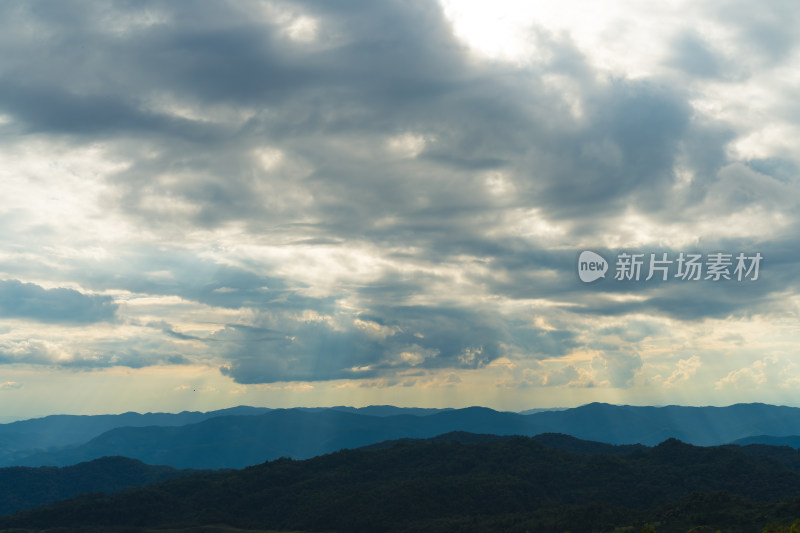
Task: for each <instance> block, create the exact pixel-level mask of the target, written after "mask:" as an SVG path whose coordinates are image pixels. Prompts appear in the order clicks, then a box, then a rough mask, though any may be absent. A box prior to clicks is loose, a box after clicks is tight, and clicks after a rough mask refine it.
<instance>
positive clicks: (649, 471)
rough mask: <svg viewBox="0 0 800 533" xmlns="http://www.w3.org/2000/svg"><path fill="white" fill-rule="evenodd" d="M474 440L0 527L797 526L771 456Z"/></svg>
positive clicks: (324, 460) (275, 469)
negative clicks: (793, 522)
mask: <svg viewBox="0 0 800 533" xmlns="http://www.w3.org/2000/svg"><path fill="white" fill-rule="evenodd" d="M454 438H457V437H454ZM460 440H468V439H466V438H464V437H462V438H460ZM473 440H475V439H473ZM477 440H478V442H459V441H458V440H456V441H448V440H446V439H438V440H437V441H435V442H429V441H422V442H401V443H396V444H394V445H392V446H391V447H388V448H379V449H371V450H345V451H341V452H337V453H334V454H330V455H325V456H321V457H316V458H314V459H309V460H304V461H293V460H289V459H279V460H276V461H271V462H268V463H264V464H262V465H257V466H254V467H250V468H246V469H243V470H238V471H232V472H231V471H228V472H217V473H200V474H196V475H192V476H188V477H183V478H178V479H172V480H169V481H166V482H163V483H158V484H155V485H149V486H147V487H142V488H138V489H128V490H125V491H122V492H119V493H115V494H98V493H95V494H87V495H83V496H81V497H79V498H76V499H73V500H69V501H65V502H58V503H55V504H52V505H49V506H47V507H42V508H39V509H36V510H32V511H28V512H22V513H18V514H16V515H12V516H8V517H0V527H2V528H24V529H29V530H37V529H38V530H44V529H46V528H53V527H65V528H68V529H69V530H70V531H90V530H93V529H97V528H103V529H102V530H105V531H112V530H114V529H120V528H129V529H130V528H132V529H133V530H147V529H151V528H197V527H200V526H211V525H215V526H223V525H224V526H227V527H233V528H239V529H244V530H280V531H347V532H351V531H352V532H362V531H363V532H367V531H369V532H381V531H385V532H409V533H410V532H412V531H413V532H418V531H428V532H439V531H441V532H454V531H459V532H475V533H477V532H481V533H483V532H492V531H497V532H500V531H503V532H505V531H518V532H519V533H523V532H525V531H531V532H533V531H535V532H537V533H540V532H542V533H547V532H552V533H564V532H565V531H571V532H572V533H582V532H612V531H618V532H621V531H630V532H633V533H636V532H638V531H640V530H641V529H642V528H643V527H645V525H646V524H647V525H651V526H652V527H655V528H657V529H656V530H657V532H658V533H686V531H688V530H689V529H691V528H693V527H698V526H701V525H704V526H707V527H710V528H712V529H713V531H716V530H718V529H719V530H721V531H724V532H725V533H745V532H746V533H758V532H760V531H762V530H763V529H764V527H765V524H768V523H770V522H772V521H777V522H776V523H775V527H778V526H779V525H780V526H787V527H789V526H788V525H789V524H791V523H792V521H793V520H794V519H796V518H797V517H800V473H798V472H796V471H794V470H793V468H791V467H790V465H788V464H786V463H787V461H786V460H783V461H781V460H778V459H776V458H774V457H770V456H769V455H770V454H760V455H759V456H754V455H751V454H749V453H747V452H746V451H745V450H743V449H740V448H737V447H712V448H703V447H695V446H690V445H686V444H683V443H681V442H678V441H676V440H669V441H666V442H664V443H662V444H661V445H659V446H656V447H653V448H644V447H628V448H615V449H611V448H607V447H606V446H607V445H599V446H596V445H593V444H591V443H581V442H580V441H578V442H576V441H575V439H569V438H562V439H559V438H550V439H549V440H546V442H548V445H545V444H543V442H538V441H537V440H536V439H534V438H525V437H515V438H509V439H500V440H494V441H488V442H484V441H481V439H477ZM559 448H568V449H570V450H572V451H566V449H559ZM576 450H580V451H576ZM784 459H785V458H784ZM788 462H789V463H791V462H792V461H788ZM791 466H794V465H791ZM770 527H772V526H770ZM777 531H780V530H778V529H776V530H775V532H777ZM770 533H771V532H770Z"/></svg>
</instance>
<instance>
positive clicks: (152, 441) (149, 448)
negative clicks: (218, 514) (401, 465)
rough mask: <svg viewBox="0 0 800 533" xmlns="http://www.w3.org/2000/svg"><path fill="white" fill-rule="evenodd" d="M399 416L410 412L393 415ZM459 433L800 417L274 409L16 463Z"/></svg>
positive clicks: (201, 458)
mask: <svg viewBox="0 0 800 533" xmlns="http://www.w3.org/2000/svg"><path fill="white" fill-rule="evenodd" d="M397 412H399V413H402V414H392V413H397ZM364 413H373V414H364ZM408 413H415V414H408ZM376 415H382V416H376ZM452 431H465V432H470V433H483V434H493V435H525V436H533V435H538V434H542V433H560V434H566V435H571V436H573V437H577V438H579V439H583V440H589V441H596V442H604V443H608V444H616V445H618V444H645V445H655V444H658V443H660V442H663V441H665V440H668V439H670V438H676V439H678V440H681V441H683V442H687V443H690V444H695V445H702V446H710V445H721V444H726V443H730V442H733V441H736V440H737V439H741V438H744V437H747V436H750V435H754V434H769V433H776V432H792V431H797V432H798V433H800V409H798V408H794V407H778V406H770V405H765V404H737V405H732V406H729V407H680V406H667V407H636V406H624V405H623V406H616V405H608V404H601V403H592V404H588V405H584V406H581V407H577V408H574V409H566V410H562V411H546V412H538V413H533V414H529V415H522V414H519V413H512V412H500V411H494V410H492V409H488V408H485V407H468V408H465V409H450V410H435V412H430V411H429V410H422V411H420V410H414V409H408V408H396V407H392V406H373V407H369V408H360V409H356V408H298V409H274V410H268V411H267V412H264V413H263V414H257V415H251V416H213V417H210V418H207V419H206V420H203V421H201V422H198V423H194V424H187V425H183V426H166V425H165V426H149V427H118V428H114V429H112V430H110V431H107V432H104V433H102V434H100V435H97V436H96V437H94V438H92V439H91V440H89V441H88V442H85V443H83V444H80V445H76V446H72V447H69V448H64V449H59V450H50V451H44V452H39V453H34V454H31V455H28V456H26V457H21V458H18V459H17V460H15V461H14V463H13V464H15V465H21V466H22V465H25V466H40V465H55V466H65V465H70V464H76V463H79V462H83V461H88V460H91V459H95V458H98V457H102V456H106V455H121V456H125V457H132V458H135V459H138V460H141V461H143V462H145V463H148V464H165V465H170V466H173V467H176V468H241V467H244V466H248V465H253V464H257V463H261V462H264V461H266V460H271V459H276V458H278V457H291V458H294V459H306V458H310V457H314V456H317V455H321V454H326V453H331V452H335V451H338V450H340V449H343V448H359V447H362V446H366V445H370V444H374V443H378V442H381V441H386V440H394V439H425V438H430V437H434V436H436V435H441V434H443V433H449V432H452Z"/></svg>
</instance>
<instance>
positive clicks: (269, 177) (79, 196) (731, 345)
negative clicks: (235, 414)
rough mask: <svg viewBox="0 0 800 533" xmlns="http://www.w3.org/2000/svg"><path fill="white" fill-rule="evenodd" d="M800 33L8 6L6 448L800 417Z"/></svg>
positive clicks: (3, 7) (493, 17) (583, 8)
mask: <svg viewBox="0 0 800 533" xmlns="http://www.w3.org/2000/svg"><path fill="white" fill-rule="evenodd" d="M798 27H800V6H799V5H797V3H796V2H793V1H791V0H787V1H780V0H773V1H769V2H764V3H761V4H758V5H756V4H754V3H752V2H749V1H735V0H731V1H710V2H702V3H698V2H691V1H688V0H687V1H681V0H675V1H670V2H658V3H651V2H638V1H636V2H635V1H624V0H617V1H612V2H589V1H566V0H557V1H556V0H552V1H551V0H543V1H541V2H527V1H520V2H511V1H500V0H496V1H493V2H480V1H477V0H476V1H475V2H470V1H458V0H444V1H443V3H437V2H435V1H433V0H412V1H401V0H386V1H381V2H375V1H373V0H343V1H335V2H331V1H324V0H317V1H313V0H309V1H302V0H301V1H287V2H282V1H257V0H242V1H230V2H223V1H218V2H158V1H144V0H143V1H116V2H110V3H105V2H104V3H101V2H88V1H87V2H81V1H63V2H36V1H24V2H23V1H9V2H3V3H2V4H0V50H2V53H1V54H0V184H2V194H1V195H0V230H1V231H0V407H1V409H0V410H1V411H2V412H0V415H2V416H4V417H28V416H35V415H43V414H50V413H55V412H68V413H99V412H122V411H126V410H136V411H148V410H158V411H177V410H182V409H199V410H208V409H215V408H221V407H227V406H231V405H237V404H249V405H263V406H270V407H282V406H294V405H340V404H347V405H368V404H379V403H392V404H396V405H416V406H433V407H444V406H451V407H460V406H466V405H475V404H480V405H486V406H490V407H493V408H497V409H508V410H521V409H528V408H533V407H550V406H575V405H580V404H583V403H587V402H591V401H604V402H611V403H629V404H655V405H663V404H684V405H708V404H712V405H727V404H731V403H736V402H744V401H763V402H770V403H781V404H789V405H800V403H798V402H800V399H798V397H797V394H796V390H797V388H798V386H800V359H799V358H798V350H797V346H798V342H800V327H798V325H799V324H800V323H799V322H798V314H799V313H800V306H799V304H800V279H798V276H797V273H798V271H799V270H800V268H799V267H800V251H799V250H798V237H797V235H798V233H800V219H799V218H798V217H800V209H798V203H800V189H798V185H799V181H800V175H799V174H798V165H800V155H799V154H800V103H799V102H800V100H798V98H797V90H798V86H799V85H800V47H799V46H798V45H799V44H800V32H798V31H797V28H798ZM583 250H592V251H595V252H597V253H599V254H600V255H601V256H603V257H604V258H605V259H607V260H608V262H609V271H608V272H607V275H606V277H605V278H601V279H599V280H597V281H595V282H593V283H583V282H582V281H581V280H580V278H579V276H578V272H577V263H578V261H577V260H578V255H579V254H580V252H581V251H583ZM626 253H627V254H642V258H643V267H642V268H643V270H642V276H641V278H640V279H639V280H636V279H627V280H617V279H615V269H616V264H615V263H616V261H617V258H618V257H619V256H620V254H626ZM681 253H685V254H699V255H700V256H701V261H702V262H705V263H702V266H704V267H705V268H706V269H708V268H709V264H708V262H709V261H710V259H709V257H710V255H711V254H717V253H724V254H731V258H732V259H731V260H732V264H731V266H730V268H729V269H728V270H729V273H730V277H731V279H730V280H726V279H724V278H721V279H720V280H719V281H714V280H713V279H705V275H706V271H703V273H702V274H703V276H702V277H701V279H699V280H688V279H682V278H680V277H676V275H677V273H678V271H677V269H678V267H679V265H678V262H677V259H678V257H679V256H680V254H681ZM739 253H743V254H745V258H751V257H755V254H757V253H758V254H761V257H762V258H763V259H762V260H761V262H760V264H759V267H760V268H759V272H758V276H757V278H756V276H755V275H754V274H755V273H754V271H751V272H750V276H749V277H748V276H744V278H743V279H742V280H741V281H739V280H737V279H736V275H735V270H734V268H735V266H736V256H737V255H738V254H739ZM650 254H655V257H657V258H659V259H663V258H665V257H666V258H667V259H668V260H672V261H673V263H671V264H669V265H670V266H669V269H670V270H669V271H668V272H667V274H668V279H667V281H663V279H661V275H660V274H657V275H656V276H654V277H653V278H652V279H650V280H646V279H645V278H646V277H647V276H646V275H647V274H648V266H649V259H650V257H651V256H650ZM663 254H667V255H666V256H664V255H663ZM751 263H752V262H751ZM740 274H741V272H740Z"/></svg>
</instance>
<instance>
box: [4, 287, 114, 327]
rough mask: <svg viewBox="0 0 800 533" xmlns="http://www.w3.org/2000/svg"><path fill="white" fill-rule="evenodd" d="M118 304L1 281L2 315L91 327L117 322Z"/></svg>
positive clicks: (73, 292) (98, 297) (70, 291)
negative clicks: (114, 320)
mask: <svg viewBox="0 0 800 533" xmlns="http://www.w3.org/2000/svg"><path fill="white" fill-rule="evenodd" d="M116 311H117V304H116V303H114V301H113V298H111V297H110V296H101V295H93V294H84V293H82V292H79V291H76V290H73V289H45V288H43V287H41V286H39V285H36V284H34V283H23V282H21V281H18V280H4V281H0V316H3V317H6V318H24V319H31V320H35V321H37V322H48V323H63V324H76V325H77V324H90V323H92V322H102V321H108V320H113V319H114V317H115V313H116Z"/></svg>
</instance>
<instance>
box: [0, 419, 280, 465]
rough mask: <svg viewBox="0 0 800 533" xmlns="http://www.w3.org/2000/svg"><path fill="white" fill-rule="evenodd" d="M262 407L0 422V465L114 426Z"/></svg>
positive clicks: (174, 423) (182, 421) (183, 422)
mask: <svg viewBox="0 0 800 533" xmlns="http://www.w3.org/2000/svg"><path fill="white" fill-rule="evenodd" d="M270 410H271V409H268V408H266V407H248V406H238V407H231V408H228V409H219V410H216V411H209V412H206V413H201V412H198V411H183V412H181V413H145V414H140V413H133V412H129V413H122V414H119V415H51V416H46V417H43V418H32V419H30V420H20V421H17V422H11V423H8V424H0V466H4V465H8V464H10V463H12V462H13V460H14V459H15V458H19V457H23V456H25V455H30V454H31V453H33V452H34V451H37V450H38V451H43V450H46V449H48V448H54V447H64V446H69V445H76V444H82V443H85V442H86V441H88V440H89V439H92V438H94V437H96V436H98V435H101V434H102V433H105V432H106V431H109V430H111V429H114V428H118V427H145V426H183V425H186V424H194V423H197V422H202V421H203V420H207V419H209V418H214V417H217V416H226V415H256V414H263V413H266V412H269V411H270Z"/></svg>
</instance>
